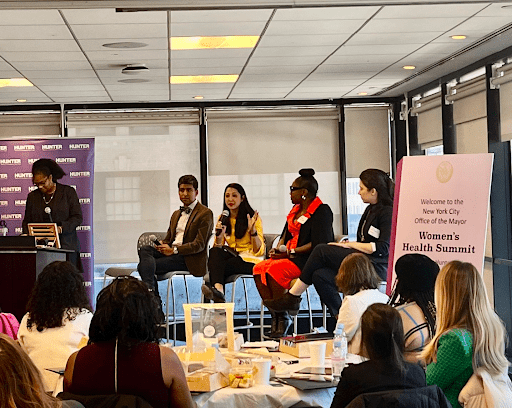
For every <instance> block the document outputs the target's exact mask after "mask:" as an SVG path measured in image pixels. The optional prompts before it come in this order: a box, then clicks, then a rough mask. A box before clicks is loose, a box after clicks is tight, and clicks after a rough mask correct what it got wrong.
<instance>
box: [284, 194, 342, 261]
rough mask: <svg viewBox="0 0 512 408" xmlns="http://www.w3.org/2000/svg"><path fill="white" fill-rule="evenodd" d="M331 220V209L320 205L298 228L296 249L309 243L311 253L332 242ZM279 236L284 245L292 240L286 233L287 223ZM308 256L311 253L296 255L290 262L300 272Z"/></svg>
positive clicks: (289, 234) (288, 233)
mask: <svg viewBox="0 0 512 408" xmlns="http://www.w3.org/2000/svg"><path fill="white" fill-rule="evenodd" d="M332 219H333V215H332V211H331V207H329V206H328V205H327V204H321V205H320V206H319V207H318V208H317V209H316V211H315V212H314V213H313V214H312V215H311V218H309V219H308V220H307V221H306V222H305V223H304V224H302V226H301V227H300V232H299V239H298V241H297V247H300V246H302V245H306V244H308V243H310V242H311V251H313V249H314V248H315V247H316V246H317V245H318V244H327V243H328V242H332V241H334V231H333V229H332ZM281 236H284V243H285V244H286V243H287V242H288V241H289V240H290V239H292V234H291V233H290V231H288V223H286V224H285V225H284V229H283V232H282V234H281ZM310 254H311V252H308V253H306V254H300V255H299V254H298V255H296V256H295V257H294V258H291V259H290V260H291V261H292V262H293V263H294V264H295V265H297V266H298V267H299V268H300V269H301V270H302V268H303V267H304V265H305V263H306V261H307V260H308V258H309V255H310Z"/></svg>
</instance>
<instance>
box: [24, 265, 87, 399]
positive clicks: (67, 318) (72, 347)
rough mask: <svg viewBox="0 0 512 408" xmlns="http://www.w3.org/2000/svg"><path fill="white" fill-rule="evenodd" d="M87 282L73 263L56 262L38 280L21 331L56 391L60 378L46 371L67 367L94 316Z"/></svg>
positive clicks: (47, 383) (48, 388) (47, 384)
mask: <svg viewBox="0 0 512 408" xmlns="http://www.w3.org/2000/svg"><path fill="white" fill-rule="evenodd" d="M91 310H92V309H91V306H90V304H89V298H88V297H87V292H86V291H85V286H84V279H83V277H82V274H81V273H79V272H78V270H77V269H76V267H75V266H74V265H73V264H71V263H70V262H61V261H55V262H52V263H51V264H49V265H47V266H46V267H45V268H44V269H43V271H42V272H41V274H40V275H39V276H38V277H37V281H36V284H35V286H34V288H33V289H32V293H31V294H30V297H29V300H28V304H27V314H25V316H23V319H22V320H21V323H20V329H19V331H18V340H19V342H20V344H21V346H22V347H23V349H24V350H25V351H26V352H27V354H28V355H29V357H30V358H31V359H32V361H33V362H34V364H35V365H36V367H37V368H39V370H40V371H41V373H42V376H43V380H44V384H45V390H46V391H51V392H53V391H54V390H55V388H56V387H57V384H58V379H59V375H58V374H56V373H53V372H51V371H48V370H47V368H60V367H64V366H65V365H66V362H67V360H68V358H69V356H70V355H71V354H73V353H74V352H75V351H76V350H78V344H79V343H80V340H82V338H83V337H84V336H87V335H88V333H89V324H90V323H91V319H92V313H91Z"/></svg>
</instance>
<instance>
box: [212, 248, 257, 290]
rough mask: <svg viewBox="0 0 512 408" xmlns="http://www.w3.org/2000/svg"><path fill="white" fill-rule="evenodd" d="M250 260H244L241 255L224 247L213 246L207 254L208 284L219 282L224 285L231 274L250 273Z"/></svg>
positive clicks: (251, 266)
mask: <svg viewBox="0 0 512 408" xmlns="http://www.w3.org/2000/svg"><path fill="white" fill-rule="evenodd" d="M253 267H254V264H253V263H252V262H245V261H244V260H243V259H242V257H241V256H239V255H235V254H233V253H232V252H230V251H229V250H228V249H227V248H226V247H213V248H212V249H210V253H209V255H208V270H209V271H210V284H211V285H212V286H213V285H215V284H216V283H220V284H221V285H223V286H224V284H225V283H226V280H227V279H228V278H229V277H230V276H232V275H238V274H244V275H252V268H253Z"/></svg>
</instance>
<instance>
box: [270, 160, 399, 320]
mask: <svg viewBox="0 0 512 408" xmlns="http://www.w3.org/2000/svg"><path fill="white" fill-rule="evenodd" d="M393 192H394V183H393V180H391V179H390V178H389V176H388V175H387V174H386V173H384V172H383V171H382V170H378V169H367V170H364V171H363V172H362V173H361V174H360V176H359V195H360V196H361V200H363V202H364V203H366V204H370V205H369V206H368V207H366V209H365V211H364V213H363V215H362V216H361V221H360V222H359V226H358V228H357V241H355V242H348V241H347V242H331V243H330V244H329V245H318V246H317V247H315V248H314V250H313V252H312V253H311V256H310V257H309V259H308V261H307V262H306V264H305V265H304V267H303V268H302V273H301V274H300V277H299V279H297V281H296V282H295V283H294V285H293V287H292V288H291V289H290V291H289V292H287V293H286V294H285V295H284V296H283V297H282V298H281V299H277V300H275V301H273V302H269V304H268V306H269V307H271V308H273V309H274V310H277V311H279V310H287V311H288V312H289V313H292V312H294V313H297V311H298V310H299V308H300V302H301V295H302V293H303V292H304V291H305V290H306V289H307V288H308V287H309V286H310V285H315V289H316V291H317V292H318V295H319V296H320V300H321V301H322V303H324V304H325V305H326V306H327V309H328V310H329V312H330V314H331V316H336V315H337V314H338V310H339V309H340V306H341V298H340V296H339V294H338V290H337V288H336V282H335V277H336V272H337V271H338V269H339V267H340V264H341V262H342V261H343V259H345V257H346V256H347V255H349V254H352V253H363V254H365V256H367V257H368V259H370V261H371V262H372V264H373V266H374V268H375V270H376V271H377V274H378V275H379V276H380V279H381V280H386V278H387V276H386V274H387V267H388V255H389V240H390V235H391V219H392V215H393Z"/></svg>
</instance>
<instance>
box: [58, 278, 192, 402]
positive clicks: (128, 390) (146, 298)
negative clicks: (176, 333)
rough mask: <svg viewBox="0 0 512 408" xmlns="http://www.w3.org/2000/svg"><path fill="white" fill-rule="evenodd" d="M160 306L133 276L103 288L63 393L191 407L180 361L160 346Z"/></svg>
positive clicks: (71, 361) (72, 360) (66, 375)
mask: <svg viewBox="0 0 512 408" xmlns="http://www.w3.org/2000/svg"><path fill="white" fill-rule="evenodd" d="M159 307H160V305H159V304H158V301H157V299H156V297H155V296H154V295H152V293H151V292H150V291H149V289H148V287H147V285H146V284H145V283H144V282H142V281H139V280H137V279H135V278H133V277H123V278H118V279H116V280H114V281H113V282H112V283H111V284H110V285H109V286H107V287H106V288H104V289H103V290H102V291H101V292H100V294H99V295H98V300H97V304H96V312H95V313H94V316H93V318H92V322H91V327H90V330H89V336H90V340H89V341H90V344H89V345H88V346H86V347H84V348H83V349H81V350H80V351H78V352H76V353H74V354H73V355H72V356H71V357H70V358H69V360H68V364H67V366H66V372H65V373H64V391H67V392H70V393H73V394H77V395H111V394H114V393H115V394H128V395H135V396H138V397H141V398H143V399H144V400H145V401H147V402H148V403H149V404H150V405H151V406H152V407H153V408H170V407H173V408H190V407H193V406H194V403H193V401H192V397H191V395H190V391H189V389H188V386H187V381H186V378H185V373H184V372H183V368H182V366H181V363H180V360H179V358H178V356H177V355H176V354H175V353H174V351H172V350H171V349H170V348H168V347H164V346H159V345H158V337H157V329H158V327H157V324H158V311H159ZM77 399H79V398H77Z"/></svg>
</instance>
